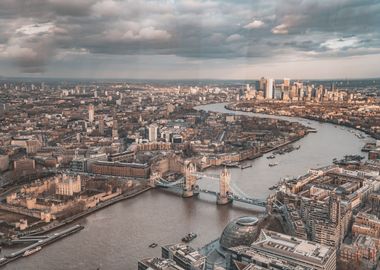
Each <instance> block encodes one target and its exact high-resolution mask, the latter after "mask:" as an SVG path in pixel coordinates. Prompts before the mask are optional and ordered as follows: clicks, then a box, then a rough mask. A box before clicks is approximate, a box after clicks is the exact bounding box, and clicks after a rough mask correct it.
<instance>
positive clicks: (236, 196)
mask: <svg viewBox="0 0 380 270" xmlns="http://www.w3.org/2000/svg"><path fill="white" fill-rule="evenodd" d="M203 179H210V180H213V181H219V191H214V190H208V189H202V188H199V186H198V185H197V182H198V181H199V180H203ZM150 185H151V186H153V187H159V188H168V189H171V190H175V191H176V192H181V193H182V197H184V198H188V197H192V196H194V195H198V194H199V193H204V194H210V195H213V196H215V197H216V202H217V204H228V203H230V202H232V201H238V202H242V203H246V204H251V205H255V206H260V207H267V201H266V200H261V199H257V198H250V197H249V196H246V195H245V194H244V193H243V192H242V191H241V190H240V189H239V188H238V187H237V186H236V185H234V184H233V183H232V184H231V173H230V171H229V170H227V168H224V169H223V170H222V171H221V172H220V174H219V175H217V174H205V173H200V172H197V170H196V166H195V165H194V164H193V163H192V162H188V163H187V164H185V170H184V176H183V177H182V178H180V179H178V180H176V181H174V182H171V181H167V180H165V179H163V178H162V177H161V176H160V175H159V174H158V173H152V175H151V177H150Z"/></svg>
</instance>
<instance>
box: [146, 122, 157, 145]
mask: <svg viewBox="0 0 380 270" xmlns="http://www.w3.org/2000/svg"><path fill="white" fill-rule="evenodd" d="M157 136H158V126H157V125H156V124H152V125H150V126H149V127H148V140H149V141H150V142H155V141H157Z"/></svg>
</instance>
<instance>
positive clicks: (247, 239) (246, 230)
mask: <svg viewBox="0 0 380 270" xmlns="http://www.w3.org/2000/svg"><path fill="white" fill-rule="evenodd" d="M258 223H259V219H258V218H256V217H250V216H246V217H239V218H237V219H234V220H232V221H231V222H230V223H228V225H227V226H226V227H225V228H224V231H223V233H222V236H221V237H220V241H219V242H220V245H221V247H223V248H225V249H227V248H230V247H236V246H239V245H244V246H249V245H251V244H252V243H253V241H255V240H256V237H257V235H258V231H259V230H258V226H257V225H258Z"/></svg>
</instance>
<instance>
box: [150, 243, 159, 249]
mask: <svg viewBox="0 0 380 270" xmlns="http://www.w3.org/2000/svg"><path fill="white" fill-rule="evenodd" d="M157 246H158V245H157V243H152V244H150V245H149V247H150V248H155V247H157Z"/></svg>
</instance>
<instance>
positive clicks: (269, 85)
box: [265, 79, 274, 99]
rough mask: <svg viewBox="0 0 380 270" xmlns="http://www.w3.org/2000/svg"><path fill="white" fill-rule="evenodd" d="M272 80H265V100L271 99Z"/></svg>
mask: <svg viewBox="0 0 380 270" xmlns="http://www.w3.org/2000/svg"><path fill="white" fill-rule="evenodd" d="M273 82H274V80H273V79H267V80H266V85H265V86H266V88H265V98H266V99H273Z"/></svg>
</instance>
